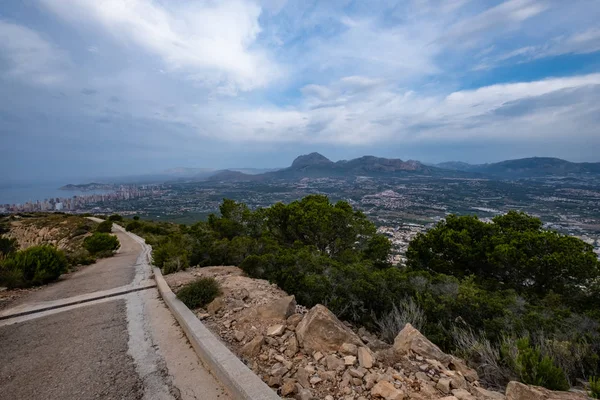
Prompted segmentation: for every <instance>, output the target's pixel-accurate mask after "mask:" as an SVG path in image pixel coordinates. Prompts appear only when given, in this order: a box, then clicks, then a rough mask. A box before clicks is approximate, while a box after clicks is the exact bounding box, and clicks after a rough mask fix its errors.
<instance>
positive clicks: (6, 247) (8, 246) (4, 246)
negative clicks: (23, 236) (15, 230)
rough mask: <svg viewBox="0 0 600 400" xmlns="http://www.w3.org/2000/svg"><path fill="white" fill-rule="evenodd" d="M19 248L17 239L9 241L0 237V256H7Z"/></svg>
mask: <svg viewBox="0 0 600 400" xmlns="http://www.w3.org/2000/svg"><path fill="white" fill-rule="evenodd" d="M18 248H19V243H17V239H9V238H3V237H0V255H8V254H11V253H14V252H15V251H17V249H18Z"/></svg>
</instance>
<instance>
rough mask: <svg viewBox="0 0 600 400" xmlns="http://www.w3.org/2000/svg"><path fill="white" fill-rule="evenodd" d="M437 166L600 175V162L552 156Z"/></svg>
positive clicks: (514, 174)
mask: <svg viewBox="0 0 600 400" xmlns="http://www.w3.org/2000/svg"><path fill="white" fill-rule="evenodd" d="M436 167H438V168H443V169H446V170H453V171H463V172H474V173H480V174H484V175H489V176H495V177H501V178H529V177H549V176H567V175H592V176H593V175H600V163H574V162H570V161H566V160H561V159H560V158H550V157H531V158H522V159H517V160H507V161H501V162H497V163H492V164H477V165H472V164H467V163H463V162H457V161H450V162H445V163H440V164H437V165H436Z"/></svg>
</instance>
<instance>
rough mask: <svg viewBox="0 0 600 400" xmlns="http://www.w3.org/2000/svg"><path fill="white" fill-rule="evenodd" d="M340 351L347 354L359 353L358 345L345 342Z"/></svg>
mask: <svg viewBox="0 0 600 400" xmlns="http://www.w3.org/2000/svg"><path fill="white" fill-rule="evenodd" d="M339 351H340V353H342V354H343V355H345V356H355V355H356V354H357V353H358V347H357V346H356V345H355V344H352V343H343V344H342V345H341V346H340V350H339Z"/></svg>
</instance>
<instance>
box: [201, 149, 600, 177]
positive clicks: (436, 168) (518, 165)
mask: <svg viewBox="0 0 600 400" xmlns="http://www.w3.org/2000/svg"><path fill="white" fill-rule="evenodd" d="M410 175H427V176H439V177H480V178H482V177H490V178H501V179H521V178H535V177H550V176H572V175H585V176H599V177H600V163H573V162H569V161H565V160H561V159H558V158H547V157H532V158H523V159H518V160H507V161H502V162H498V163H492V164H475V165H474V164H467V163H464V162H458V161H452V162H445V163H440V164H436V165H426V164H423V163H421V162H419V161H414V160H408V161H403V160H400V159H391V158H380V157H374V156H363V157H359V158H355V159H352V160H341V161H337V162H333V161H331V160H329V159H328V158H327V157H325V156H323V155H321V154H319V153H310V154H306V155H301V156H299V157H297V158H296V159H295V160H294V162H293V163H292V165H291V166H289V167H287V168H283V169H280V170H276V171H269V172H265V173H258V174H253V175H250V174H247V173H244V172H243V171H241V170H222V171H218V172H216V173H214V174H213V175H211V176H209V177H207V178H206V180H209V181H262V180H271V179H301V178H327V177H351V176H373V177H383V176H410Z"/></svg>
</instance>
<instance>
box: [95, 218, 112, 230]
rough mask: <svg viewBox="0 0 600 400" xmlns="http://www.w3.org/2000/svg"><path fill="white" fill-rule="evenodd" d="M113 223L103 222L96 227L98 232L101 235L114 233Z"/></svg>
mask: <svg viewBox="0 0 600 400" xmlns="http://www.w3.org/2000/svg"><path fill="white" fill-rule="evenodd" d="M112 224H113V223H112V221H108V220H106V221H102V222H100V223H99V224H98V226H97V227H96V232H100V233H111V232H112Z"/></svg>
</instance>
